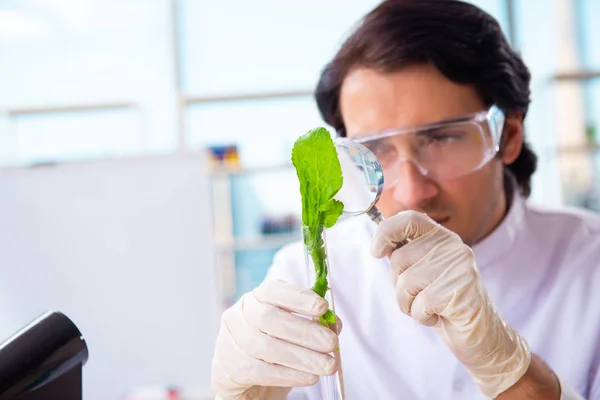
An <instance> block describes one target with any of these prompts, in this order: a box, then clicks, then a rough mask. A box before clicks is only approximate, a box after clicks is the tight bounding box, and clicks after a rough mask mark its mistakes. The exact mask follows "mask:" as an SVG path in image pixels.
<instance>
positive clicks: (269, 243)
mask: <svg viewBox="0 0 600 400" xmlns="http://www.w3.org/2000/svg"><path fill="white" fill-rule="evenodd" d="M301 239H302V236H301V235H300V232H297V233H273V234H269V235H260V236H252V237H239V238H235V239H234V240H233V242H229V243H227V242H225V243H221V244H220V245H219V248H220V249H221V250H222V251H243V250H268V249H275V248H278V247H281V246H284V245H286V244H289V243H292V242H295V241H298V240H301Z"/></svg>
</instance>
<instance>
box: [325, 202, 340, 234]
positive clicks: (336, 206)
mask: <svg viewBox="0 0 600 400" xmlns="http://www.w3.org/2000/svg"><path fill="white" fill-rule="evenodd" d="M343 211H344V203H342V202H341V201H339V200H331V201H329V202H328V203H327V204H325V205H324V206H322V207H321V213H322V218H323V225H325V228H331V227H332V226H333V225H335V223H336V222H337V220H338V218H339V217H340V216H341V215H342V212H343Z"/></svg>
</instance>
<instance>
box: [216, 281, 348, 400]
mask: <svg viewBox="0 0 600 400" xmlns="http://www.w3.org/2000/svg"><path fill="white" fill-rule="evenodd" d="M327 308H328V304H327V302H326V301H325V300H324V299H323V298H321V297H319V296H318V295H317V294H316V293H314V292H313V291H312V290H310V289H307V288H301V287H297V286H293V285H291V284H289V283H286V282H283V281H268V282H264V283H263V284H262V285H260V286H259V287H258V288H256V289H255V290H253V291H252V292H250V293H247V294H245V295H244V296H242V298H241V299H240V300H239V301H238V302H237V303H236V304H235V305H233V306H232V307H231V308H229V309H228V310H226V311H225V312H224V313H223V316H222V318H221V329H220V332H219V334H218V337H217V342H216V347H215V354H214V358H213V364H212V384H213V388H214V390H215V391H216V392H217V399H223V400H234V399H235V400H241V399H252V400H258V399H268V400H278V399H285V398H286V396H287V394H288V393H289V391H290V390H291V388H292V387H300V386H311V385H314V384H315V383H316V382H317V380H318V379H319V376H320V375H333V374H334V373H335V372H336V371H337V368H338V365H337V363H336V360H335V358H334V357H332V356H331V355H329V354H327V353H331V352H333V351H334V350H335V349H336V348H337V346H338V338H337V335H336V334H335V333H334V332H333V331H332V330H330V329H327V328H326V327H324V326H323V325H321V324H320V323H319V322H318V321H313V320H312V319H308V318H303V317H301V316H298V315H294V314H292V312H294V313H298V314H300V315H303V316H307V317H310V318H318V317H320V316H321V315H323V314H324V313H325V312H326V311H327ZM338 318H339V317H338ZM338 328H341V325H338ZM338 332H339V329H338Z"/></svg>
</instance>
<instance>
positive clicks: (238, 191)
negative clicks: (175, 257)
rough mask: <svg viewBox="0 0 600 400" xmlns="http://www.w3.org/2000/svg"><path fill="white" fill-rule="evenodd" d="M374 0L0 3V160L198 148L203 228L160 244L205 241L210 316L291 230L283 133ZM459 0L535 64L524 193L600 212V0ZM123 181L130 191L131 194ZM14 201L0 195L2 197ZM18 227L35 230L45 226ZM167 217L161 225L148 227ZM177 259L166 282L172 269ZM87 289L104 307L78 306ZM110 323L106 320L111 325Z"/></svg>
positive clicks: (47, 164)
mask: <svg viewBox="0 0 600 400" xmlns="http://www.w3.org/2000/svg"><path fill="white" fill-rule="evenodd" d="M378 3H379V2H378V1H374V0H354V1H342V0H328V1H322V0H321V1H316V0H305V1H302V2H282V1H275V0H254V1H242V0H222V1H216V0H0V167H1V169H0V171H2V170H3V171H5V172H6V173H9V172H10V173H19V171H23V170H27V171H42V170H44V169H45V168H46V169H47V168H51V166H52V165H70V166H72V167H73V168H76V167H74V166H77V165H90V163H92V165H95V164H93V163H98V162H102V163H113V162H115V163H118V162H123V161H124V160H143V159H155V158H153V157H166V156H198V157H202V160H203V165H206V166H207V167H206V168H199V169H198V173H199V174H202V178H199V179H204V178H206V182H207V186H206V190H204V189H203V191H202V193H205V194H206V203H203V201H204V200H202V201H200V200H199V202H198V203H195V204H198V206H199V207H200V205H201V204H205V206H204V207H205V208H206V209H207V210H208V211H207V213H206V215H205V214H202V215H198V218H205V220H198V221H203V222H198V224H199V225H202V226H204V225H206V226H209V228H210V229H209V230H208V231H209V232H208V233H206V232H204V233H202V232H200V228H199V230H198V231H194V230H190V231H185V232H180V235H179V236H177V234H174V236H173V240H177V238H180V237H181V238H183V239H185V238H189V237H190V235H196V234H198V235H203V234H205V233H206V234H207V235H209V236H206V237H210V238H211V239H207V240H212V241H213V242H211V244H210V246H207V247H206V248H208V249H209V250H207V251H209V252H211V256H210V257H208V258H204V259H202V257H199V258H197V259H193V260H195V261H193V262H196V261H197V262H198V265H197V268H198V271H199V272H198V279H199V280H205V282H204V284H207V282H208V287H209V288H210V287H214V288H216V289H217V291H216V294H215V296H216V297H217V299H216V302H215V304H216V306H215V309H216V310H221V309H222V308H223V307H227V306H228V305H230V304H232V302H234V301H235V300H237V298H239V296H240V295H241V294H242V293H244V292H246V291H248V290H249V289H251V288H252V287H254V286H256V285H257V284H258V283H259V282H260V281H261V280H262V278H263V277H264V274H265V272H266V270H267V268H268V266H269V264H270V262H271V259H272V256H273V254H274V253H275V252H276V251H277V250H278V249H279V248H280V247H281V246H282V245H284V244H286V243H288V242H290V241H293V240H296V239H298V238H299V231H298V221H299V217H300V199H299V195H298V190H297V186H296V185H297V183H296V178H295V173H294V170H293V169H292V167H291V163H290V155H291V148H292V145H293V143H294V140H295V139H296V138H297V137H298V136H299V135H301V134H303V133H305V132H306V131H307V130H309V129H311V128H313V127H315V126H319V125H322V126H324V123H323V122H322V121H321V119H320V116H319V114H318V111H317V108H316V106H315V103H314V101H313V97H312V92H313V89H314V87H315V85H316V82H317V79H318V75H319V72H320V70H321V68H322V67H323V65H324V64H325V63H326V62H328V61H329V59H330V58H331V57H332V55H333V54H334V52H335V51H336V49H337V48H338V46H339V45H340V43H341V41H342V40H343V38H344V37H345V36H346V35H347V34H348V33H349V31H350V30H351V28H352V26H353V25H354V24H355V23H356V22H357V21H358V20H359V19H360V18H361V17H362V16H363V15H364V14H365V13H367V12H368V11H369V10H370V9H371V8H373V7H374V6H375V5H377V4H378ZM472 3H475V4H477V5H478V6H480V7H482V8H483V9H485V10H486V11H488V12H489V13H491V14H492V15H493V16H494V17H496V18H497V19H498V20H499V21H500V23H501V25H502V27H503V29H504V31H505V33H506V35H507V37H508V38H509V39H510V41H511V43H512V44H513V46H514V47H515V48H516V49H517V50H518V51H519V52H520V53H521V54H522V56H523V58H524V60H525V62H526V64H527V65H528V66H529V68H530V69H531V72H532V77H533V79H532V100H533V102H532V104H531V108H530V112H529V114H528V116H527V119H526V135H527V140H528V141H529V142H530V143H531V144H532V146H533V148H534V149H535V151H536V152H537V154H538V157H539V166H538V172H537V173H536V174H535V177H534V182H533V194H532V197H531V199H532V201H533V202H535V203H538V204H546V205H550V206H554V205H563V204H566V205H572V206H575V207H583V208H588V209H593V210H596V211H600V187H599V185H600V178H599V175H598V174H600V157H599V156H598V153H599V152H598V150H599V149H600V138H599V135H600V133H599V129H600V50H599V49H600V24H598V18H599V17H600V1H598V0H477V1H472ZM159 159H160V160H163V158H159ZM102 165H105V164H102ZM115 165H117V164H115ZM119 165H121V164H119ZM118 174H119V172H118V169H116V170H115V175H118ZM82 176H86V175H82ZM57 179H58V178H57ZM82 179H86V178H82ZM108 179H110V177H108ZM1 182H2V181H0V185H2V183H1ZM57 182H58V181H57ZM61 182H63V183H64V182H69V181H68V180H67V181H65V180H63V181H61ZM124 182H125V181H124ZM165 184H166V183H165ZM57 185H58V183H57ZM82 185H85V182H82ZM123 185H124V186H119V187H122V188H123V196H126V194H125V193H126V192H127V190H129V189H130V188H129V189H127V188H126V186H127V184H126V183H124V184H123ZM156 185H159V183H158V182H157V183H156ZM71 186H73V185H71ZM191 186H194V184H192V185H191ZM159 187H160V186H156V188H157V189H156V190H157V191H158V190H159V189H158V188H159ZM165 187H166V186H165ZM194 187H196V186H194ZM117 188H118V187H117ZM46 190H49V191H52V190H53V189H52V187H50V188H48V187H46ZM106 190H108V189H106ZM114 190H118V189H114ZM65 193H67V192H65ZM118 194H119V193H117V195H118ZM10 195H11V193H10V192H8V194H7V195H6V196H5V197H4V198H3V199H4V200H5V201H7V202H10V198H9V197H10ZM40 196H41V198H42V200H43V197H44V194H40ZM70 196H71V195H70ZM21 203H22V202H21ZM0 207H2V203H0ZM174 211H177V210H174ZM25 212H27V211H26V210H25ZM190 212H194V211H190ZM67 219H68V216H67ZM158 220H160V219H158ZM64 221H66V220H64ZM14 223H15V224H19V222H18V221H16V222H14ZM31 223H32V224H33V225H32V226H33V227H34V228H35V224H44V220H43V219H33V220H32V222H31ZM59 225H60V224H59ZM14 228H15V226H14V225H9V224H7V221H6V220H5V221H4V222H3V221H2V220H0V229H1V230H3V231H5V235H6V237H13V236H14V235H12V233H13V229H14ZM167 228H168V229H172V227H166V226H163V225H160V224H159V223H158V222H157V223H156V224H155V225H152V228H150V229H151V230H154V231H155V232H160V231H163V230H166V229H167ZM183 239H182V240H183ZM194 240H197V241H196V242H194ZM200 240H201V239H200V238H199V237H198V238H196V237H195V236H192V240H191V241H190V242H189V243H192V244H191V246H193V245H194V243H198V246H200V243H199V242H200ZM186 243H187V242H186ZM165 246H166V247H168V246H167V245H165ZM156 247H158V248H160V247H161V244H158V245H157V246H156ZM34 250H35V249H32V251H34ZM65 251H69V250H68V249H67V250H65ZM178 251H180V252H181V251H184V252H185V249H183V250H181V249H180V250H178ZM1 260H2V259H1V258H0V261H1ZM16 267H18V268H22V266H16ZM10 268H15V266H10V265H0V269H2V271H3V273H5V272H6V270H7V269H10ZM82 268H83V266H82ZM172 268H173V269H172V271H171V272H172V274H173V276H175V278H174V279H175V280H174V281H173V282H177V276H180V277H181V276H182V275H178V272H177V266H176V265H173V266H172ZM139 273H140V274H144V273H145V272H144V271H141V272H139ZM48 275H49V277H48V278H47V280H46V281H45V283H46V284H47V285H49V286H50V287H51V286H52V283H53V282H52V279H53V276H52V274H51V273H49V274H48ZM189 276H194V275H193V274H192V275H189ZM88 278H89V276H88ZM81 279H86V275H85V274H83V275H82V278H81ZM116 279H118V276H117V278H116ZM92 281H93V279H92ZM5 282H7V281H6V280H5ZM8 284H10V283H8ZM90 285H92V286H93V282H92V283H90ZM138 290H140V291H142V289H140V288H139V287H138V286H136V285H135V284H133V285H132V286H130V287H128V288H127V291H126V292H124V293H126V295H127V296H131V297H135V296H136V295H137V293H138V292H137V291H138ZM177 290H178V289H177V287H175V288H173V287H172V286H170V287H165V288H164V290H162V289H161V295H163V296H173V297H177V296H178V293H177ZM93 300H96V301H100V299H91V300H89V299H88V300H87V301H88V302H92V301H93ZM194 301H196V300H194ZM197 301H198V302H200V303H201V302H202V301H203V300H202V299H201V298H198V299H197ZM49 303H50V304H52V303H51V302H49ZM84 303H85V301H84V300H82V303H81V304H84ZM57 304H58V303H57ZM61 304H62V303H61ZM68 304H70V303H68ZM186 304H187V303H186ZM205 306H206V305H205V304H203V303H202V304H187V305H186V307H187V308H186V309H185V311H182V314H186V315H188V314H189V315H191V314H194V312H195V311H194V310H198V313H199V314H200V313H204V312H207V313H208V314H210V312H208V311H206V309H205V308H203V307H205ZM67 307H68V306H67ZM206 307H208V306H206ZM81 310H84V307H83V306H82V307H81ZM81 310H80V311H73V312H75V313H77V312H81V313H83V311H81ZM34 311H35V312H37V308H35V307H31V308H30V309H29V314H26V313H21V314H19V313H18V312H17V313H16V314H17V315H16V317H15V319H13V320H11V321H12V322H11V323H8V322H6V324H5V328H4V330H2V331H1V333H3V334H4V336H6V335H7V334H9V333H10V332H11V330H12V329H13V328H15V327H16V326H18V324H20V323H22V322H24V321H27V320H28V319H31V318H33V317H34V315H31V314H32V313H33V312H34ZM208 314H207V315H208ZM210 315H213V314H210ZM80 318H84V317H80ZM75 322H77V321H75ZM211 324H212V325H211V328H210V329H209V330H210V332H211V335H213V334H214V331H215V329H216V327H215V324H213V323H212V322H211ZM105 328H106V329H107V330H108V329H111V328H114V329H119V328H118V327H111V326H110V325H109V324H108V323H107V324H106V327H105ZM90 329H92V328H90ZM181 329H182V330H185V329H186V326H181ZM199 329H201V328H199ZM83 333H84V336H85V334H86V332H85V329H83ZM212 337H213V336H210V335H208V336H207V337H206V338H204V339H202V340H205V341H206V342H209V341H210V340H211V338H212ZM199 340H200V339H199ZM104 351H110V350H109V349H97V348H96V349H91V350H90V368H92V365H93V364H92V363H93V360H94V357H95V354H97V353H98V352H104ZM95 352H96V353H95ZM203 354H204V353H203ZM206 354H208V353H206ZM163 356H164V357H163V359H162V360H156V362H165V363H169V365H177V364H178V363H179V359H178V357H179V356H180V355H179V354H170V353H168V352H167V353H165V354H164V355H163ZM151 360H152V358H150V361H148V362H152V361H151ZM113 361H114V360H113ZM207 362H208V361H207V360H206V359H202V360H197V363H198V365H200V364H202V365H204V366H203V367H202V368H199V369H198V371H197V373H198V374H199V376H200V375H201V377H200V378H199V379H198V382H200V383H199V385H200V386H202V388H204V389H206V390H208V386H207V385H208V383H207V382H208V371H209V369H208V367H206V364H207ZM132 368H133V367H132ZM136 368H137V367H136ZM181 368H183V367H181ZM171 372H172V374H171V375H169V377H170V378H169V379H171V381H173V382H171V381H169V382H165V380H166V378H164V379H163V378H160V376H159V375H157V376H159V378H160V379H163V380H162V381H159V378H157V379H156V382H152V381H150V380H143V379H138V380H134V379H130V380H128V381H126V382H124V383H122V386H121V387H118V388H116V389H115V390H113V391H112V392H111V391H105V392H102V393H103V395H102V396H100V397H94V395H96V396H99V395H98V393H100V388H106V387H110V386H111V385H112V383H111V381H110V379H112V378H108V377H107V378H106V381H103V377H104V376H103V375H102V374H104V373H105V371H104V370H102V369H96V370H93V373H94V374H95V378H94V381H93V382H92V383H90V384H89V385H88V389H89V393H90V394H89V396H88V397H86V398H90V399H95V398H98V399H100V398H102V399H103V400H106V399H109V398H117V397H115V396H117V394H118V395H119V396H121V395H122V394H123V393H124V390H125V389H126V388H125V386H127V388H129V387H131V388H133V387H134V386H135V385H138V384H139V385H153V384H156V385H166V384H170V383H173V384H179V380H178V379H179V378H178V376H179V375H178V373H179V372H178V371H177V368H175V370H174V371H171ZM123 374H126V373H125V372H123ZM123 374H121V375H120V376H121V377H122V376H123ZM84 375H85V372H84ZM107 376H108V375H107ZM115 379H116V378H115ZM190 379H191V378H190ZM184 381H185V380H182V382H184ZM90 382H91V381H90ZM185 382H187V381H185ZM181 384H182V385H183V383H181ZM90 385H92V386H90ZM93 385H96V386H93ZM115 385H116V384H115ZM119 385H121V383H119ZM117 389H118V390H117ZM119 398H120V397H119Z"/></svg>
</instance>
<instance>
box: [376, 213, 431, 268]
mask: <svg viewBox="0 0 600 400" xmlns="http://www.w3.org/2000/svg"><path fill="white" fill-rule="evenodd" d="M439 228H440V225H439V224H438V223H436V222H435V221H434V220H432V219H431V218H429V217H428V216H427V215H426V214H423V213H420V212H417V211H412V210H409V211H402V212H400V213H398V214H396V215H395V216H393V217H391V218H388V219H387V220H384V221H382V222H381V223H380V224H379V226H378V228H377V233H376V234H375V236H374V237H373V241H372V243H371V254H372V255H373V257H375V258H383V257H389V256H390V255H391V254H392V253H393V252H394V251H395V250H396V248H397V247H398V243H401V242H403V241H405V240H406V239H409V240H414V239H417V238H419V237H421V236H423V235H425V234H427V233H428V232H430V231H432V230H434V229H439Z"/></svg>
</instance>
